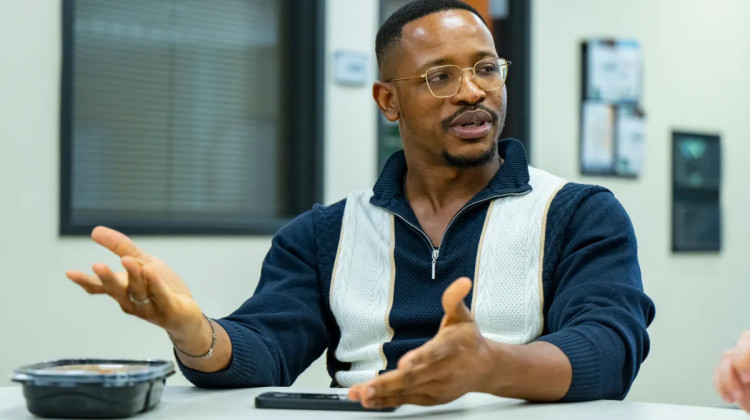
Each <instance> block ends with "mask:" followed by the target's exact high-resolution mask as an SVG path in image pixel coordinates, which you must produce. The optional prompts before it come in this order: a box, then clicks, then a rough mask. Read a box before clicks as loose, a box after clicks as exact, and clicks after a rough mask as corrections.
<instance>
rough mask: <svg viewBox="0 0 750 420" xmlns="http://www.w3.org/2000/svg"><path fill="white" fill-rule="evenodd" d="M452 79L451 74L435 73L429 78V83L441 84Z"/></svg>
mask: <svg viewBox="0 0 750 420" xmlns="http://www.w3.org/2000/svg"><path fill="white" fill-rule="evenodd" d="M450 78H451V75H450V73H444V72H435V73H430V74H429V75H428V76H427V81H428V82H429V83H439V82H445V81H447V80H450Z"/></svg>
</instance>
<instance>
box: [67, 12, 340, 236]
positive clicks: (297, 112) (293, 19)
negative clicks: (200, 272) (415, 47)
mask: <svg viewBox="0 0 750 420" xmlns="http://www.w3.org/2000/svg"><path fill="white" fill-rule="evenodd" d="M281 1H283V2H284V6H283V10H284V12H283V13H284V22H285V24H284V25H282V39H283V44H282V48H283V50H282V59H281V61H282V66H281V67H282V68H281V69H280V71H282V72H283V71H284V70H283V69H284V68H285V67H286V64H285V63H287V62H288V61H289V59H290V58H292V57H293V58H294V59H295V60H296V61H297V62H301V63H305V64H306V65H308V67H306V68H308V69H309V70H310V75H309V76H303V75H302V72H300V73H298V74H297V75H296V76H295V75H294V74H292V73H291V72H285V73H284V74H286V75H287V79H286V81H285V83H284V84H283V87H282V90H281V91H280V92H279V94H280V95H282V97H283V98H288V99H286V100H284V101H283V102H282V108H281V112H282V115H285V116H286V117H287V123H286V124H284V126H282V127H280V129H281V133H282V134H281V135H282V136H283V137H285V138H286V141H285V142H284V143H285V144H286V145H288V147H289V148H290V149H293V150H287V151H286V152H287V154H286V156H287V157H288V158H289V159H290V161H289V165H288V166H287V170H286V171H285V177H284V178H285V179H284V181H283V182H282V184H283V186H284V187H286V188H290V193H289V194H286V195H285V199H286V202H285V204H286V205H287V208H289V209H291V211H292V212H293V213H295V214H299V213H302V212H304V211H306V210H309V209H310V208H311V206H312V205H313V204H314V203H315V202H319V201H320V200H322V198H323V169H324V168H323V156H324V153H323V147H324V133H323V129H324V120H323V109H324V96H323V93H324V89H325V86H324V57H325V55H324V49H325V42H324V41H325V20H324V19H325V1H324V0H281ZM75 3H76V0H62V73H61V79H60V82H61V83H60V84H61V90H60V93H61V95H60V143H59V144H60V220H59V234H60V235H61V236H66V235H87V234H89V233H90V232H91V230H92V229H93V228H94V227H95V225H93V224H92V225H89V224H76V223H73V221H72V215H73V208H72V204H73V203H72V192H73V190H72V188H73V185H72V175H73V160H72V155H73V134H74V133H73V131H72V129H73V124H72V122H73V109H74V108H73V107H74V102H73V100H74V98H73V92H74V86H73V80H74V77H73V76H74V71H75V60H74V48H75V38H74V35H75V30H74V25H75V7H76V6H75ZM310 34H313V36H310ZM292 92H293V95H292V94H291V93H292ZM291 98H293V99H291ZM291 219H292V218H291V217H278V218H274V219H272V220H270V221H269V220H268V219H264V220H257V221H252V220H251V221H250V222H249V223H247V224H244V225H243V226H237V227H226V226H177V225H175V226H158V225H157V224H154V225H149V226H145V225H143V226H135V225H130V224H126V225H118V224H117V223H109V224H108V226H109V227H111V228H113V229H117V230H121V231H123V232H125V233H127V234H137V235H269V234H273V233H274V232H276V231H277V230H278V229H279V228H281V227H282V226H284V225H285V224H287V223H288V222H289V221H290V220H291Z"/></svg>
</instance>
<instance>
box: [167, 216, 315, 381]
mask: <svg viewBox="0 0 750 420" xmlns="http://www.w3.org/2000/svg"><path fill="white" fill-rule="evenodd" d="M316 260H317V258H316V247H315V226H314V218H313V214H312V211H308V212H306V213H304V214H302V215H300V216H299V217H297V218H296V219H294V220H293V221H292V222H290V223H289V224H288V225H287V226H285V227H284V228H282V229H281V230H280V231H279V232H278V233H277V234H276V235H275V236H274V238H273V241H272V245H271V249H270V250H269V252H268V254H267V255H266V257H265V260H264V261H263V267H262V270H261V275H260V282H259V283H258V287H257V288H256V290H255V293H254V294H253V296H252V297H251V298H249V299H248V300H247V301H246V302H245V303H244V304H243V305H242V306H241V307H240V308H239V309H237V310H236V311H234V313H232V314H231V315H229V316H227V317H225V318H222V319H218V320H216V322H218V323H219V324H220V325H221V326H222V327H224V329H225V330H226V331H227V333H228V334H229V338H230V339H231V342H232V360H231V362H230V364H229V366H228V367H227V368H226V369H224V370H222V371H219V372H212V373H205V372H199V371H196V370H193V369H190V368H188V367H186V366H184V365H182V364H181V363H179V359H178V364H179V365H180V369H181V371H182V373H183V374H184V375H185V377H186V378H187V379H188V380H189V381H190V382H192V383H193V384H195V385H197V386H201V387H208V388H234V387H252V386H288V385H291V384H292V383H293V382H294V380H295V379H296V378H297V376H298V375H299V374H300V373H302V372H303V371H304V370H305V369H306V368H307V367H308V366H309V365H310V364H311V363H312V362H313V361H314V360H315V359H317V358H318V357H319V356H320V355H321V354H322V352H323V350H324V349H325V348H326V347H327V345H328V342H329V334H328V331H327V330H326V326H325V321H324V317H323V309H322V308H323V301H322V299H323V297H322V293H321V285H320V281H319V275H318V270H317V264H316Z"/></svg>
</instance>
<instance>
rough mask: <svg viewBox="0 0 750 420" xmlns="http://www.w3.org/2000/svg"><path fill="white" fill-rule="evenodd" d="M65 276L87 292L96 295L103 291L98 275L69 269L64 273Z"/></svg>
mask: <svg viewBox="0 0 750 420" xmlns="http://www.w3.org/2000/svg"><path fill="white" fill-rule="evenodd" d="M65 276H66V277H68V278H69V279H70V280H72V281H73V282H74V283H76V284H77V285H79V286H81V287H82V288H83V290H85V291H86V292H87V293H89V294H92V295H96V294H102V293H105V292H104V287H102V282H101V280H99V277H96V276H91V275H88V274H86V273H83V272H80V271H75V270H71V271H68V272H66V273H65Z"/></svg>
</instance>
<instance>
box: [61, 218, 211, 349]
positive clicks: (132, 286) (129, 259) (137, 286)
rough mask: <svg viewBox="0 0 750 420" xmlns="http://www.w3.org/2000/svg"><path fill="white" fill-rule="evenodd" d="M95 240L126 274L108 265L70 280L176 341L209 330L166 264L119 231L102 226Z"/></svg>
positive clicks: (78, 273)
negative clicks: (108, 298)
mask: <svg viewBox="0 0 750 420" xmlns="http://www.w3.org/2000/svg"><path fill="white" fill-rule="evenodd" d="M91 237H92V238H93V239H94V241H96V242H97V243H98V244H100V245H102V246H104V247H105V248H107V249H109V250H110V251H112V252H114V253H115V254H117V255H119V256H120V262H121V263H122V266H123V267H124V268H125V270H126V271H124V272H118V273H114V272H112V270H110V268H109V267H108V266H107V265H106V264H94V265H93V267H92V268H93V271H94V273H95V275H89V274H86V273H83V272H81V271H68V272H67V273H66V275H67V277H68V278H69V279H71V280H73V281H74V282H75V283H77V284H78V285H79V286H81V287H82V288H83V289H84V290H86V291H87V292H88V293H90V294H107V295H109V296H110V297H112V299H114V300H115V301H117V303H118V304H119V305H120V308H122V310H123V312H125V313H128V314H131V315H134V316H137V317H139V318H142V319H144V320H146V321H149V322H151V323H153V324H156V325H158V326H160V327H162V328H164V329H165V330H167V332H168V333H169V334H170V335H171V336H172V337H173V338H175V339H178V338H180V337H188V336H190V335H191V334H192V335H195V333H196V331H201V329H205V328H207V323H206V321H205V319H204V318H203V315H202V312H201V310H200V308H199V307H198V304H197V303H196V302H195V301H194V300H193V297H192V296H191V294H190V290H189V289H188V287H187V286H186V285H185V283H184V282H183V281H182V279H180V277H179V276H178V275H177V273H175V272H174V271H173V270H172V269H171V268H169V267H168V266H167V265H166V264H165V263H164V262H162V261H161V260H160V259H158V258H156V257H154V256H152V255H149V254H147V253H145V252H144V251H142V250H141V249H139V248H138V247H137V246H136V245H135V243H134V242H133V241H132V240H130V238H128V237H127V236H125V235H123V234H122V233H120V232H118V231H115V230H112V229H109V228H106V227H103V226H99V227H97V228H95V229H94V230H93V231H92V232H91ZM209 334H210V332H209Z"/></svg>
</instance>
